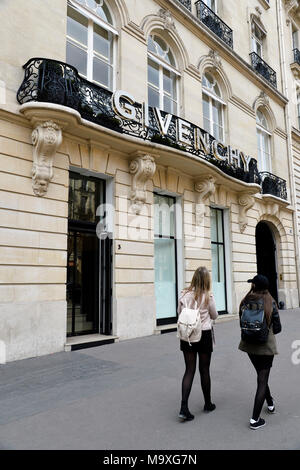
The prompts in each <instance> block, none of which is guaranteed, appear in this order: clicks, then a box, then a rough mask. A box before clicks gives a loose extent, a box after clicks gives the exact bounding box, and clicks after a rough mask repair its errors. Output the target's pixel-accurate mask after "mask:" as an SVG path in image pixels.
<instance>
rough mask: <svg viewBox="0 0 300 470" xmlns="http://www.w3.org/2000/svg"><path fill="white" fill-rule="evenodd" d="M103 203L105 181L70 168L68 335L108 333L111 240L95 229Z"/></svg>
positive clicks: (109, 322)
mask: <svg viewBox="0 0 300 470" xmlns="http://www.w3.org/2000/svg"><path fill="white" fill-rule="evenodd" d="M104 203H105V181H103V180H100V179H98V178H94V177H90V176H86V175H82V174H80V173H75V172H70V186H69V219H68V261H67V336H76V335H84V334H92V333H102V334H106V335H109V334H111V307H110V305H111V247H112V243H111V242H112V241H111V239H110V238H108V237H107V238H105V239H101V240H99V238H98V236H97V233H96V226H97V223H98V222H99V218H98V217H97V216H96V211H97V208H98V206H99V205H100V204H104Z"/></svg>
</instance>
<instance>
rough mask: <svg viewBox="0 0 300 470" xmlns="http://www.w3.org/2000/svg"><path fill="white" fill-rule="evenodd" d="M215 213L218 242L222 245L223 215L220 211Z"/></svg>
mask: <svg viewBox="0 0 300 470" xmlns="http://www.w3.org/2000/svg"><path fill="white" fill-rule="evenodd" d="M216 212H217V220H218V242H222V243H223V213H222V212H221V211H216Z"/></svg>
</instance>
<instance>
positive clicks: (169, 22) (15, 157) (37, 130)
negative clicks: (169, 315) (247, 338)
mask: <svg viewBox="0 0 300 470" xmlns="http://www.w3.org/2000/svg"><path fill="white" fill-rule="evenodd" d="M97 3H98V4H99V5H100V4H101V2H100V3H99V2H97ZM184 3H185V2H182V1H179V0H143V1H137V0H126V1H125V0H105V4H106V6H107V8H108V10H109V11H110V13H111V17H112V25H113V30H114V32H113V35H114V40H113V42H114V43H113V48H114V50H113V51H114V57H113V81H112V86H111V91H115V90H124V91H125V92H126V93H128V94H130V95H132V96H133V97H134V100H135V101H136V102H137V103H143V102H147V100H148V86H147V83H148V76H147V70H148V67H147V60H148V57H149V54H148V46H147V44H148V39H149V35H150V34H152V35H153V34H157V35H158V36H159V37H161V38H162V39H163V40H164V41H165V43H166V44H168V45H169V47H170V49H171V50H172V53H173V55H174V58H175V64H176V67H175V66H174V67H172V70H173V68H175V69H176V77H177V78H176V86H177V106H178V108H177V112H176V113H172V114H176V115H177V116H179V117H180V118H182V119H183V120H185V121H187V122H190V123H193V124H194V125H196V126H199V127H200V128H201V129H204V127H205V124H204V118H203V112H204V110H203V101H202V87H203V81H202V80H203V76H204V75H205V73H206V72H209V73H210V74H212V75H213V77H215V79H216V81H217V83H218V86H219V89H220V94H221V96H222V101H223V103H224V104H223V108H222V109H223V118H224V122H223V127H224V143H225V145H226V146H228V145H230V146H231V148H232V149H240V150H241V151H243V152H244V153H245V154H246V155H251V156H252V157H253V158H255V159H258V149H257V123H256V117H257V111H258V110H262V111H263V112H264V114H265V116H266V119H267V122H268V130H269V135H270V154H271V173H272V174H273V175H276V176H278V177H280V178H282V179H284V180H285V181H286V187H287V197H286V199H284V198H281V197H278V196H276V195H272V194H268V193H267V194H263V193H262V192H261V187H260V186H259V185H258V184H256V183H247V182H244V181H241V180H238V179H236V178H234V177H232V176H229V175H228V174H225V173H224V172H222V170H221V169H220V168H217V167H216V166H215V165H213V164H212V163H210V162H208V161H206V160H205V159H201V158H198V157H197V156H194V155H192V154H191V153H188V152H186V151H185V150H182V149H180V148H171V147H168V146H166V145H162V144H161V143H155V142H151V141H148V140H144V139H142V138H139V137H136V136H134V135H126V134H124V133H118V132H115V131H114V130H111V129H109V128H106V127H105V126H103V125H99V124H97V123H95V122H91V121H89V120H87V119H84V118H83V117H82V116H81V114H80V113H79V112H78V110H75V109H73V108H72V107H68V106H64V105H63V104H59V103H53V102H52V103H51V102H38V101H35V100H31V101H29V102H27V103H24V104H20V103H18V102H17V100H16V94H17V91H18V89H19V87H20V85H21V83H22V80H23V78H24V70H23V69H22V65H23V64H25V63H26V62H27V61H28V60H29V59H31V58H33V57H39V58H45V59H55V60H57V61H60V62H66V48H67V6H68V2H67V0H44V1H43V2H40V1H39V0H31V1H30V2H23V1H21V0H15V1H14V2H2V3H1V5H0V12H1V17H2V18H5V17H9V18H10V21H9V22H4V23H3V28H1V32H0V36H1V37H0V41H1V44H5V45H6V47H5V48H2V52H1V55H0V74H1V75H0V97H1V103H0V163H1V164H0V323H1V325H2V327H1V330H0V341H1V344H2V345H4V347H5V351H6V353H5V360H6V361H13V360H18V359H23V358H26V357H34V356H39V355H43V354H49V353H54V352H58V351H62V350H64V349H65V346H66V343H67V307H68V305H67V298H66V284H67V280H68V279H67V276H68V266H67V262H68V261H67V260H68V207H69V181H70V177H69V172H70V171H72V172H75V173H76V172H78V173H79V174H86V175H89V176H94V177H96V178H100V179H102V180H104V181H105V182H106V198H107V203H110V204H111V206H110V207H111V210H110V213H109V214H108V219H107V227H108V231H109V232H110V233H111V234H112V240H113V241H112V260H111V266H110V267H111V273H112V290H111V323H112V325H111V331H110V335H111V336H114V337H117V338H118V339H119V340H123V339H128V338H134V337H139V336H146V335H152V334H154V333H155V332H156V330H157V315H156V308H157V298H156V290H155V282H156V281H155V279H156V278H155V269H156V268H155V266H156V263H155V236H154V235H155V234H154V232H155V214H154V198H155V194H158V195H167V196H170V197H173V198H175V199H174V200H175V201H176V206H178V207H176V209H175V211H177V212H176V236H175V240H176V241H175V244H176V279H177V283H176V293H177V295H178V294H179V292H180V291H181V289H182V288H183V287H185V286H186V285H188V284H189V282H190V281H191V278H192V275H193V272H194V270H195V269H196V268H197V267H198V266H201V265H206V266H207V267H208V268H209V269H210V270H211V271H212V269H213V266H212V244H211V229H212V227H211V208H216V209H221V210H222V211H223V212H222V213H223V218H224V219H223V222H224V238H225V241H224V249H225V261H226V263H225V265H226V266H225V268H224V269H225V277H226V300H227V302H226V305H227V307H226V312H227V314H237V312H238V305H239V302H240V300H241V298H242V297H243V295H244V294H245V293H246V292H247V291H248V288H249V284H247V282H246V281H247V280H248V279H249V278H251V277H253V276H254V275H255V274H256V273H257V258H256V235H255V234H256V227H257V224H258V223H259V222H265V223H266V224H267V226H268V227H269V229H270V230H271V232H272V234H273V238H274V246H275V248H276V260H275V262H276V271H277V290H278V301H282V302H284V304H285V307H286V308H295V307H298V306H299V284H298V244H299V233H300V232H299V229H300V222H299V221H300V215H299V210H300V192H299V191H300V180H299V178H300V131H299V125H298V123H297V119H298V117H297V106H296V102H295V96H294V95H295V93H296V87H297V86H298V78H297V77H295V73H296V72H295V71H294V69H295V68H296V66H295V67H294V68H293V67H291V66H290V61H291V50H292V45H291V37H292V29H291V28H292V27H293V28H296V25H298V24H299V25H300V22H299V16H298V6H296V5H295V6H294V7H292V6H291V5H290V4H291V3H295V4H298V2H285V1H283V0H276V1H272V2H271V1H270V2H268V1H266V0H247V1H243V2H236V1H235V0H227V1H226V2H225V1H224V0H223V1H222V0H218V2H217V12H216V13H217V15H218V17H219V18H221V19H222V21H223V22H224V23H226V24H227V25H229V27H230V28H231V29H232V30H233V48H231V47H229V46H228V45H227V44H225V43H224V41H223V40H222V39H220V37H218V36H217V35H216V34H215V33H214V32H212V31H211V30H210V29H209V27H207V26H206V25H205V24H203V23H202V22H201V21H199V20H198V19H197V16H196V14H197V12H196V6H195V5H194V4H193V5H192V6H191V11H190V10H189V9H187V8H186V7H185V6H184V5H183V4H184ZM186 3H187V4H188V3H189V2H186ZM72 5H73V6H74V5H75V6H76V5H77V6H78V5H79V6H81V7H82V2H76V0H72ZM86 10H87V11H88V8H87V9H86ZM91 15H92V16H91V17H90V18H93V19H95V12H93V13H92V12H91ZM253 22H255V23H256V24H258V25H259V26H260V28H261V30H262V31H263V42H264V61H265V62H266V63H267V64H268V65H269V66H270V67H271V68H272V69H273V71H275V72H276V77H277V87H274V86H273V85H272V84H270V82H269V81H268V80H266V79H265V78H263V77H262V76H261V75H259V74H257V72H256V71H255V70H254V69H253V67H251V60H250V58H249V53H250V52H251V51H252V45H253V43H252V32H253V29H252V28H253ZM278 25H279V28H277V26H278ZM292 25H293V26H292ZM49 38H51V40H50V39H49ZM278 45H279V47H278ZM274 50H276V51H278V53H275V52H274ZM282 57H285V62H282ZM282 64H283V65H282ZM71 65H72V64H71ZM299 67H300V65H299ZM299 70H300V68H299ZM299 83H300V82H299ZM299 86H300V85H299ZM291 96H294V100H292V99H291ZM288 100H290V101H289V102H288ZM174 316H176V312H174ZM174 322H175V320H174V319H173V320H172V321H171V324H174ZM98 333H100V330H99V331H98ZM110 335H108V337H109V336H110ZM0 360H1V358H0Z"/></svg>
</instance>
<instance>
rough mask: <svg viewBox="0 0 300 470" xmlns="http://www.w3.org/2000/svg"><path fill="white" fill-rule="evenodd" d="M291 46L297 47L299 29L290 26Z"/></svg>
mask: <svg viewBox="0 0 300 470" xmlns="http://www.w3.org/2000/svg"><path fill="white" fill-rule="evenodd" d="M292 47H293V49H299V31H298V29H294V28H293V27H292Z"/></svg>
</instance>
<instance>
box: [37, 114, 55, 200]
mask: <svg viewBox="0 0 300 470" xmlns="http://www.w3.org/2000/svg"><path fill="white" fill-rule="evenodd" d="M31 137H32V143H33V146H34V147H33V166H32V172H31V174H32V187H33V192H34V194H36V196H45V194H46V193H47V190H48V185H49V182H50V181H51V179H52V178H53V159H54V157H55V154H56V151H57V149H58V147H59V146H60V145H61V143H62V132H61V127H60V126H59V125H58V124H56V123H55V122H54V121H45V122H38V123H37V124H36V126H35V128H34V130H33V131H32V134H31Z"/></svg>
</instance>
